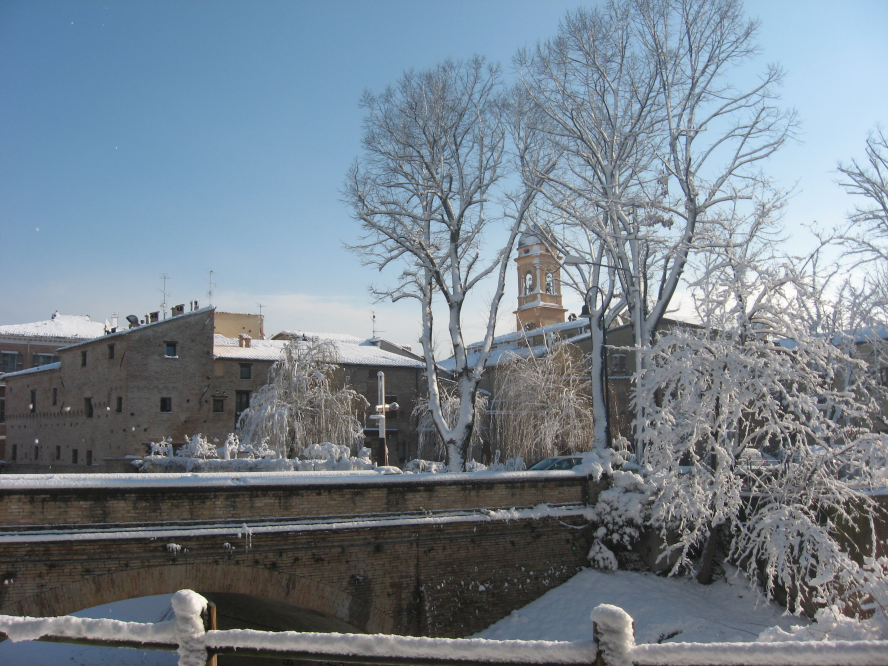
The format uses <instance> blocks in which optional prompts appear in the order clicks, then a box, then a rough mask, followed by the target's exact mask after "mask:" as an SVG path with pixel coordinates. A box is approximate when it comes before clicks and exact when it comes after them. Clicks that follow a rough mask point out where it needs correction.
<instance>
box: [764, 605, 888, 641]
mask: <svg viewBox="0 0 888 666" xmlns="http://www.w3.org/2000/svg"><path fill="white" fill-rule="evenodd" d="M758 640H759V641H760V642H763V643H780V642H788V641H878V640H888V622H886V621H885V616H884V615H874V616H873V617H872V618H870V619H869V620H857V619H854V618H850V617H847V616H845V615H844V614H843V613H842V612H841V611H840V610H839V609H838V608H836V607H835V606H830V607H829V608H821V609H820V610H818V611H817V613H815V614H814V624H811V625H808V626H803V627H790V628H789V630H788V631H787V630H784V629H781V628H780V627H771V628H770V629H765V630H764V631H763V632H762V633H761V634H759V637H758Z"/></svg>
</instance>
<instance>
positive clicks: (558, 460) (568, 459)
mask: <svg viewBox="0 0 888 666" xmlns="http://www.w3.org/2000/svg"><path fill="white" fill-rule="evenodd" d="M582 463H583V459H582V458H581V457H579V456H554V457H552V458H546V459H544V460H540V461H539V462H538V463H537V464H536V465H534V466H533V467H531V468H530V469H531V471H536V472H539V471H542V470H548V471H550V472H552V471H556V470H564V469H573V468H574V467H576V466H577V465H581V464H582Z"/></svg>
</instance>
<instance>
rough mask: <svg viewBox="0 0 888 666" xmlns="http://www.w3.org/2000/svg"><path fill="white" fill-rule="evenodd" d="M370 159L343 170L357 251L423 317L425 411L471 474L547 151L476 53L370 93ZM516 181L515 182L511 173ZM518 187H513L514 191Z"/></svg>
mask: <svg viewBox="0 0 888 666" xmlns="http://www.w3.org/2000/svg"><path fill="white" fill-rule="evenodd" d="M362 105H363V106H364V108H365V109H366V110H367V114H366V116H365V120H364V134H363V139H362V144H363V148H364V154H363V156H362V157H361V158H360V159H359V160H358V161H357V162H356V164H355V165H354V167H353V168H352V169H351V171H350V172H349V174H348V178H347V180H346V184H345V188H344V197H345V201H346V202H347V203H348V205H349V206H350V207H351V209H352V212H353V215H354V217H355V219H356V220H358V221H359V222H360V224H361V226H362V228H363V230H364V236H363V238H362V242H361V243H360V244H356V245H354V246H351V249H353V250H354V251H356V252H358V253H359V254H360V255H361V256H362V258H363V261H364V263H365V265H370V266H373V267H375V268H377V269H379V270H383V269H385V268H386V267H388V266H389V265H390V264H393V263H398V264H399V265H400V266H401V268H402V272H401V274H400V275H399V276H398V278H397V279H396V281H395V284H394V285H392V286H387V287H379V288H374V289H373V293H374V295H375V296H376V297H377V298H391V299H392V300H393V301H398V300H401V299H404V298H413V299H416V300H418V301H419V304H420V307H421V312H422V336H421V338H420V342H421V343H422V347H423V353H424V356H425V362H426V376H427V380H428V389H429V402H428V409H429V412H430V414H431V417H432V419H433V421H434V423H435V427H436V429H437V430H438V433H439V434H440V436H441V438H442V440H443V441H444V443H445V446H446V450H447V462H448V465H449V467H450V468H451V469H452V470H462V469H465V464H466V459H467V453H468V447H469V442H470V441H471V438H472V431H473V429H474V428H475V426H476V423H475V409H474V404H475V399H476V395H477V387H478V382H479V380H480V379H481V376H482V373H483V371H484V363H485V361H486V360H487V357H488V355H489V352H490V345H491V341H492V339H493V334H494V325H495V323H496V318H497V311H498V308H499V303H500V300H501V299H502V295H503V290H504V287H505V278H506V269H507V267H508V261H509V257H510V255H511V251H512V248H513V247H514V244H515V240H516V238H517V234H518V232H519V230H520V228H521V226H522V225H523V224H525V221H526V219H527V218H528V216H529V214H530V211H531V206H532V204H533V201H534V198H535V196H536V191H537V189H538V185H537V184H535V183H534V182H533V181H532V180H531V179H532V178H536V179H537V180H538V179H539V178H540V176H539V175H538V174H544V173H547V171H548V170H549V169H550V168H551V167H550V166H547V165H545V164H543V160H544V159H545V160H547V161H548V162H549V164H551V163H552V161H553V158H552V155H551V153H545V152H542V151H541V150H539V149H538V148H537V145H538V143H539V141H538V139H539V131H538V130H536V129H535V125H534V124H530V123H528V122H527V119H526V117H525V113H526V112H527V110H528V105H527V104H526V102H525V98H524V95H523V94H522V91H521V90H516V91H512V92H511V94H507V93H506V92H505V91H504V89H503V86H502V84H501V82H500V70H499V68H498V67H496V66H490V65H487V64H486V63H485V62H484V60H483V59H482V58H480V57H476V58H474V59H472V60H469V61H467V62H456V63H454V62H450V61H446V62H443V63H441V64H439V65H437V66H436V67H433V68H432V69H430V70H428V71H424V72H413V71H410V72H407V73H405V74H404V75H403V76H402V77H401V79H400V80H399V81H398V83H397V85H396V86H394V87H391V88H388V89H386V90H385V91H384V92H383V93H382V94H380V95H374V94H372V93H369V92H368V93H366V94H365V95H364V97H363V100H362ZM510 174H517V176H518V178H517V179H512V181H510V180H509V179H508V178H507V177H508V176H509V175H510ZM516 180H517V182H518V183H519V184H518V186H517V189H516V190H515V191H509V190H508V185H509V183H510V182H511V184H512V185H513V186H514V183H515V181H516ZM497 223H503V224H504V226H505V228H506V230H507V233H508V240H507V241H506V242H505V244H503V245H502V246H498V247H497V249H496V250H495V251H494V252H493V253H486V252H484V249H485V248H484V247H483V242H482V237H483V235H484V234H485V233H488V232H490V231H493V227H492V225H494V224H497ZM488 277H492V278H493V279H494V280H495V283H496V284H495V287H494V292H493V296H492V297H491V299H490V305H489V308H488V309H487V313H486V319H487V321H486V332H485V337H484V341H483V344H482V348H481V351H480V353H479V354H478V355H477V357H475V358H474V359H472V360H470V358H469V356H468V354H467V352H466V346H465V342H464V340H463V308H464V305H465V303H466V298H467V297H468V295H469V294H470V293H471V292H472V291H473V290H474V289H476V288H477V287H478V286H479V285H480V284H482V281H483V280H485V278H488ZM436 299H440V300H443V303H444V305H445V306H446V307H447V310H448V320H447V322H446V327H447V332H448V336H449V342H450V346H451V348H452V354H453V357H454V359H455V369H454V375H453V378H454V380H455V381H456V385H457V394H458V398H459V411H458V413H457V414H456V415H455V420H448V419H447V418H446V416H445V413H444V410H442V408H441V402H442V398H441V393H440V389H439V382H438V366H437V363H436V359H435V351H434V343H433V340H434V333H435V331H434V327H433V324H434V322H433V304H434V302H435V301H436Z"/></svg>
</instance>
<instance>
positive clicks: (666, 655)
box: [0, 590, 888, 666]
mask: <svg viewBox="0 0 888 666" xmlns="http://www.w3.org/2000/svg"><path fill="white" fill-rule="evenodd" d="M172 606H173V613H174V615H175V619H173V620H170V621H168V622H158V623H154V624H150V623H148V624H145V623H139V622H120V621H118V620H100V619H88V618H76V617H70V616H63V617H44V618H33V617H15V616H11V615H0V633H3V634H6V636H8V637H9V638H10V639H11V640H13V641H20V640H44V641H51V642H60V643H78V644H86V645H102V646H106V647H129V648H138V649H143V650H144V649H152V650H167V651H175V652H178V654H179V665H180V666H204V665H208V666H209V665H211V664H212V665H215V663H216V659H215V655H219V654H239V655H249V656H254V657H268V658H275V659H282V658H291V659H299V660H305V661H323V662H343V663H361V664H415V665H417V666H444V665H446V664H495V665H497V666H505V665H506V664H515V665H518V664H541V665H547V666H548V665H551V666H556V665H559V666H560V665H567V664H595V665H596V666H632V665H633V664H636V665H639V666H641V665H648V664H650V665H663V666H696V665H709V666H730V665H736V666H795V665H797V664H803V665H804V666H888V641H855V642H850V641H834V642H824V641H811V642H793V643H670V644H651V645H635V637H634V630H633V623H632V618H631V617H630V616H629V614H628V613H626V612H625V611H624V610H622V609H620V608H617V607H616V606H610V605H608V604H601V605H599V606H597V607H596V608H595V609H594V610H593V611H592V616H591V619H592V621H593V633H594V634H595V639H594V640H589V641H577V642H570V643H568V642H557V641H498V640H487V639H481V638H474V639H450V638H418V637H411V636H391V635H383V634H376V635H364V634H320V633H300V632H295V631H285V632H265V631H254V630H251V629H231V630H228V631H217V630H216V629H215V624H216V623H215V608H214V607H212V604H209V603H208V602H207V600H206V599H204V598H203V597H202V596H200V595H199V594H197V593H196V592H192V591H191V590H180V591H179V592H176V594H174V595H173V598H172ZM207 624H208V625H209V629H207V626H206V625H207Z"/></svg>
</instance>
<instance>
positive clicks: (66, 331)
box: [0, 311, 105, 341]
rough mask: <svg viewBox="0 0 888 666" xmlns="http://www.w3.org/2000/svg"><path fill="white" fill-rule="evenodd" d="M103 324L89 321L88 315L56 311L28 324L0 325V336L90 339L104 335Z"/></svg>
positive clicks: (65, 339) (63, 339) (67, 339)
mask: <svg viewBox="0 0 888 666" xmlns="http://www.w3.org/2000/svg"><path fill="white" fill-rule="evenodd" d="M104 333H105V325H104V324H103V323H101V322H98V321H91V320H90V318H89V315H63V314H59V313H58V311H56V312H55V314H53V315H52V318H51V319H44V320H43V321H35V322H31V323H29V324H10V325H7V326H0V337H5V336H15V337H28V338H48V339H53V340H61V341H73V340H91V339H92V338H97V337H99V336H100V335H104Z"/></svg>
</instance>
